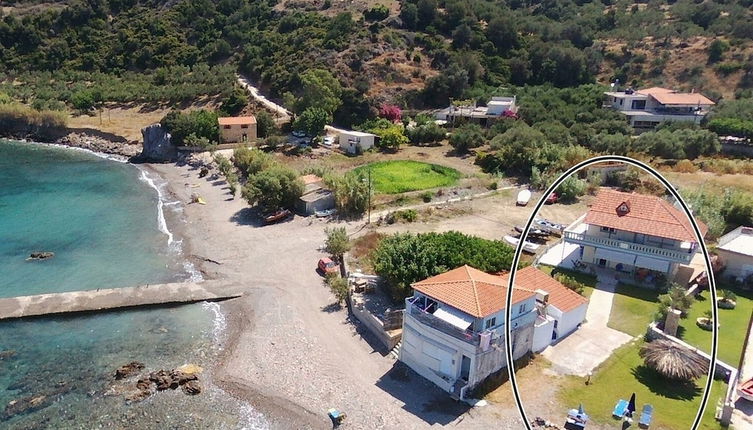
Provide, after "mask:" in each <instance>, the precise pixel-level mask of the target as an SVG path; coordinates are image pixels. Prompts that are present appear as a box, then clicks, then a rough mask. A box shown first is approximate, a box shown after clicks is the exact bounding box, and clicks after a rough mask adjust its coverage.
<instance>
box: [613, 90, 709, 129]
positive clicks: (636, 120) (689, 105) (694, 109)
mask: <svg viewBox="0 0 753 430" xmlns="http://www.w3.org/2000/svg"><path fill="white" fill-rule="evenodd" d="M604 95H605V96H606V100H605V103H604V105H605V106H607V107H610V108H612V109H614V110H616V111H618V112H620V113H621V114H623V115H625V116H626V117H627V118H628V121H629V122H630V126H631V127H633V128H635V129H636V130H638V131H645V130H650V129H652V128H654V127H656V126H657V125H659V124H660V123H662V122H692V123H695V124H699V123H700V122H701V120H702V119H703V118H704V117H705V116H706V114H707V113H708V111H709V109H710V108H711V107H712V106H714V104H715V103H714V102H713V101H711V100H709V98H708V97H706V96H704V95H703V94H701V93H696V92H694V91H693V92H689V93H683V92H679V91H675V90H671V89H667V88H661V87H651V88H645V89H642V90H633V89H632V88H627V89H625V90H624V91H617V90H616V89H615V88H614V87H613V91H607V92H605V93H604Z"/></svg>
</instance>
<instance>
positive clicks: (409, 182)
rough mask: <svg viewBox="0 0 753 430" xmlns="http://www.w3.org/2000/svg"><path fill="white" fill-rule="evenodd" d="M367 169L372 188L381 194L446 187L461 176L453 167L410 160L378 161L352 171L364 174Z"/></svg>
mask: <svg viewBox="0 0 753 430" xmlns="http://www.w3.org/2000/svg"><path fill="white" fill-rule="evenodd" d="M369 169H370V170H371V180H372V184H373V187H374V190H375V191H376V192H377V193H382V194H399V193H405V192H408V191H418V190H425V189H428V188H437V187H446V186H449V185H454V184H455V183H456V182H457V181H458V179H460V177H461V174H460V172H458V171H457V170H455V169H453V168H450V167H445V166H440V165H438V164H429V163H422V162H420V161H411V160H396V161H378V162H376V163H370V164H367V165H365V166H360V167H358V168H356V169H355V170H354V171H355V172H363V173H364V174H366V173H367V172H368V170H369Z"/></svg>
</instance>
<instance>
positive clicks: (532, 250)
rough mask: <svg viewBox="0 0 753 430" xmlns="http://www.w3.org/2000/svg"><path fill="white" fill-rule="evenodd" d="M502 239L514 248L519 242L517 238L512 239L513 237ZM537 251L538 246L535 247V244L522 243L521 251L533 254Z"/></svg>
mask: <svg viewBox="0 0 753 430" xmlns="http://www.w3.org/2000/svg"><path fill="white" fill-rule="evenodd" d="M504 239H505V242H507V243H509V244H510V245H512V246H515V247H517V246H518V242H520V239H519V238H517V237H513V236H505V237H504ZM537 249H539V245H536V244H535V243H532V242H528V241H526V242H523V251H525V252H529V253H531V254H534V253H536V250H537Z"/></svg>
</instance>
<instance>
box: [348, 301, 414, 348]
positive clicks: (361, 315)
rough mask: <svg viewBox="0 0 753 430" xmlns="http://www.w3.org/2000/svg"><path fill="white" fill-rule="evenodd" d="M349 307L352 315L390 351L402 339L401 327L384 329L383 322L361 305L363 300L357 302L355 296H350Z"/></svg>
mask: <svg viewBox="0 0 753 430" xmlns="http://www.w3.org/2000/svg"><path fill="white" fill-rule="evenodd" d="M351 309H352V310H353V316H355V317H356V318H357V319H358V321H361V322H362V323H363V325H364V326H366V328H368V329H369V331H370V332H371V333H373V334H374V336H376V338H377V339H379V342H381V343H382V345H384V347H385V348H387V350H388V351H391V350H392V348H394V347H395V345H397V343H398V342H400V339H402V337H403V329H402V327H401V328H399V329H394V330H389V331H387V330H385V329H384V323H383V322H382V321H381V320H380V319H379V318H377V317H376V316H375V315H374V314H372V313H371V312H369V311H368V309H366V307H365V306H364V305H363V302H359V300H358V298H357V296H354V295H352V296H351ZM396 312H401V311H396ZM401 320H402V318H401Z"/></svg>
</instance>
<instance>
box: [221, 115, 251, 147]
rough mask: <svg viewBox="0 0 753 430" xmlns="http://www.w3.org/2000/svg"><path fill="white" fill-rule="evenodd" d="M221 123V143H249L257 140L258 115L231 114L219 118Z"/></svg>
mask: <svg viewBox="0 0 753 430" xmlns="http://www.w3.org/2000/svg"><path fill="white" fill-rule="evenodd" d="M217 122H218V123H219V125H220V143H247V142H255V141H256V117H254V116H229V117H220V118H217Z"/></svg>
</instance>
